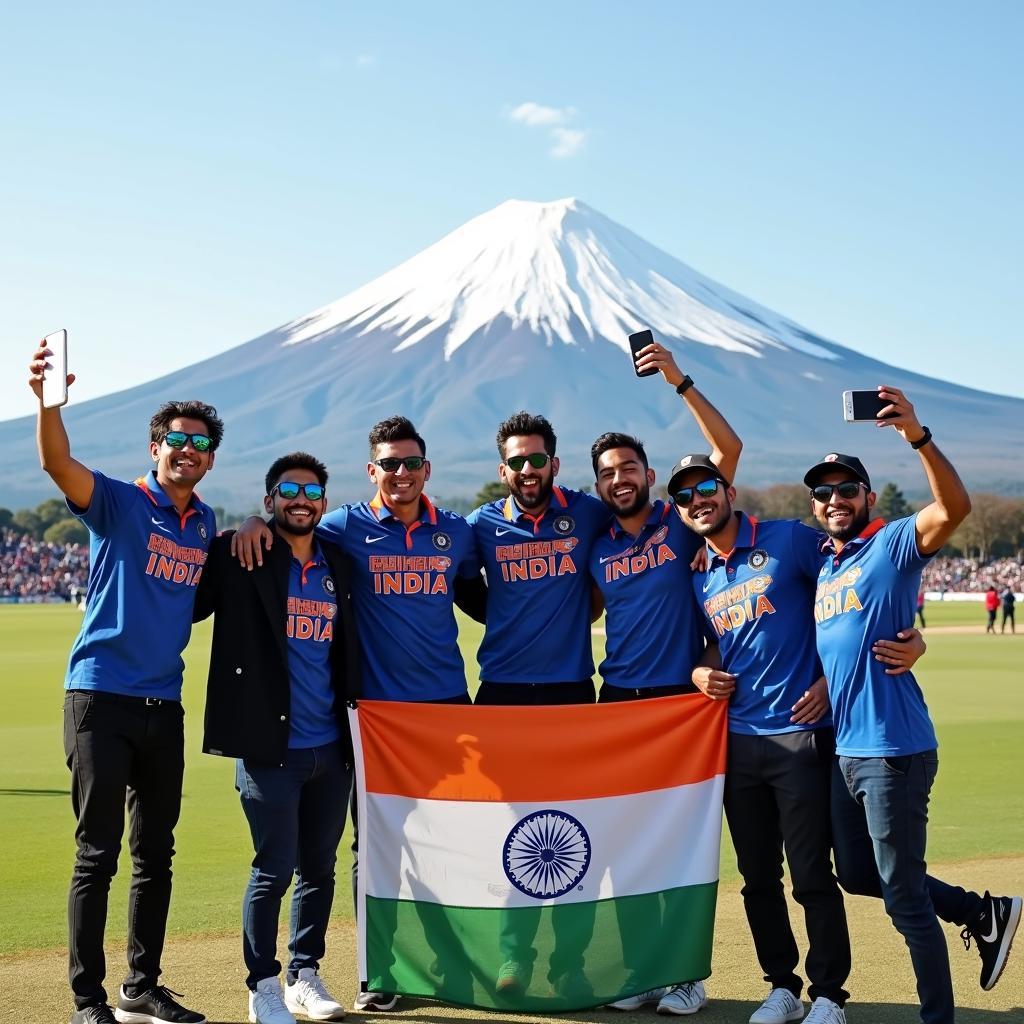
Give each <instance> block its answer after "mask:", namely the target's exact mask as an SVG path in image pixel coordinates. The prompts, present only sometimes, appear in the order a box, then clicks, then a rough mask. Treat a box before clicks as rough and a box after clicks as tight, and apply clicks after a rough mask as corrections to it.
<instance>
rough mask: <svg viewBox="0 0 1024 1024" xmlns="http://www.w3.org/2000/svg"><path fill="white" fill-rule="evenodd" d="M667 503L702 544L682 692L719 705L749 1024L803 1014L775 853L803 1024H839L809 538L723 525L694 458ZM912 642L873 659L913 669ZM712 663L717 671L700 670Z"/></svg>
mask: <svg viewBox="0 0 1024 1024" xmlns="http://www.w3.org/2000/svg"><path fill="white" fill-rule="evenodd" d="M669 493H670V494H671V495H672V497H673V500H674V501H675V503H676V504H677V506H678V507H679V509H680V513H681V515H682V519H683V522H684V523H685V524H686V525H687V526H689V527H690V529H692V530H693V531H694V532H695V533H697V534H698V535H700V536H701V537H704V538H705V540H706V541H707V548H708V550H707V557H708V565H707V572H706V573H698V574H694V576H693V584H692V585H693V590H694V593H695V595H696V597H697V600H698V601H699V602H700V604H701V606H702V609H703V615H704V616H705V617H706V620H707V624H708V629H709V632H710V634H711V635H712V636H714V637H716V638H717V648H712V649H711V650H712V651H713V652H714V657H709V658H707V661H708V664H707V665H705V666H702V667H699V668H696V669H694V672H693V679H694V682H695V683H696V684H697V685H698V686H699V687H700V689H701V690H702V691H703V692H704V693H705V694H706V695H707V696H708V697H710V698H711V699H712V700H728V701H729V756H728V764H727V767H726V775H725V814H726V819H727V821H728V823H729V832H730V834H731V836H732V841H733V847H734V848H735V850H736V859H737V863H738V866H739V871H740V874H741V875H742V877H743V907H744V910H745V911H746V915H747V921H748V923H749V925H750V933H751V936H752V937H753V940H754V948H755V949H756V951H757V958H758V962H759V963H760V965H761V969H762V970H763V971H764V979H765V981H767V982H768V983H769V985H771V991H770V993H769V994H768V997H767V998H766V999H765V1001H764V1003H762V1005H761V1006H760V1007H759V1008H758V1009H757V1010H756V1011H755V1012H754V1014H753V1015H752V1016H751V1018H750V1020H751V1024H784V1022H786V1021H794V1020H800V1019H801V1018H802V1017H803V1013H804V1010H803V1005H802V1003H801V1002H800V995H801V992H802V990H803V980H802V979H801V978H800V976H799V975H798V974H797V967H798V965H799V960H800V957H799V951H798V949H797V945H796V939H795V938H794V936H793V929H792V927H791V925H790V921H789V911H788V909H787V906H786V896H785V891H784V889H783V885H782V858H783V849H785V856H786V860H787V862H788V864H789V873H790V877H791V879H792V883H793V898H794V899H795V900H796V902H797V903H799V904H800V905H801V907H802V908H803V911H804V920H805V923H806V926H807V936H808V950H807V961H806V969H807V976H808V978H809V980H810V988H809V995H810V997H811V999H812V1001H813V1003H812V1006H811V1010H810V1013H809V1014H808V1016H807V1021H808V1022H813V1024H842V1022H843V1021H844V1020H845V1015H844V1011H843V1009H842V1008H843V1006H844V1004H845V1002H846V999H847V997H848V995H849V993H848V992H846V990H845V988H844V987H843V986H844V985H845V984H846V979H847V977H848V976H849V973H850V937H849V932H848V930H847V926H846V912H845V910H844V908H843V898H842V894H841V893H840V892H839V887H838V885H837V884H836V880H835V877H834V876H833V874H832V860H831V852H832V850H831V845H832V844H831V829H830V827H829V806H830V797H829V788H830V781H831V761H832V756H833V752H834V750H835V736H834V733H833V731H832V727H831V726H832V723H831V718H830V717H829V714H828V711H829V708H828V698H827V695H826V690H825V680H824V679H823V678H822V674H821V665H820V663H819V661H818V656H817V653H816V651H815V646H814V620H813V619H812V617H811V607H812V602H813V598H814V585H815V582H816V580H817V574H818V567H819V565H820V563H821V556H820V555H819V553H818V549H819V545H820V542H821V534H820V533H818V532H817V531H816V530H812V529H810V528H808V527H806V526H804V525H803V524H802V523H800V522H797V521H796V520H781V521H776V522H758V521H757V520H756V519H754V518H752V517H750V516H747V515H745V514H744V513H742V512H735V511H734V510H733V502H734V501H735V495H736V492H735V490H734V488H733V487H731V486H730V483H729V481H728V479H726V478H725V477H724V476H723V475H722V473H721V472H720V470H719V468H718V466H716V464H715V463H714V462H712V461H710V460H709V459H708V458H707V456H703V455H690V456H687V457H685V458H684V459H683V460H681V462H680V463H679V465H678V466H677V467H676V468H675V470H674V471H673V474H672V477H671V479H670V481H669ZM915 635H916V634H915ZM916 641H917V644H918V646H917V647H916V648H914V649H913V650H909V651H901V648H902V645H900V644H891V645H887V647H891V648H893V649H894V650H895V651H901V653H900V654H899V655H897V656H896V657H897V658H898V659H903V658H906V660H907V661H908V662H909V664H913V661H914V660H915V659H916V656H917V654H918V653H919V647H920V638H919V636H916ZM908 646H909V645H908ZM885 650H886V648H881V649H880V653H883V652H885ZM884 656H885V657H889V655H888V654H884ZM719 659H720V662H721V668H720V669H719V668H716V667H713V666H715V665H717V664H718V660H719ZM901 663H902V661H901ZM890 671H893V670H890Z"/></svg>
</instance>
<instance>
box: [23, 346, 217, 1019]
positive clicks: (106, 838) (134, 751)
mask: <svg viewBox="0 0 1024 1024" xmlns="http://www.w3.org/2000/svg"><path fill="white" fill-rule="evenodd" d="M51 354H52V353H51V352H50V351H49V350H48V349H47V348H45V346H40V348H39V349H37V351H36V352H35V353H34V355H33V358H32V362H31V364H30V367H29V371H30V374H31V377H30V381H29V383H30V386H31V388H32V390H33V392H34V393H35V394H36V396H37V398H39V415H38V420H37V440H38V446H39V461H40V464H41V465H42V467H43V469H44V470H45V471H46V472H47V473H48V474H49V475H50V477H51V478H52V479H53V481H54V483H55V484H56V485H57V486H58V487H59V488H60V490H61V492H62V493H63V494H64V496H65V497H66V499H67V504H68V508H69V509H70V510H71V512H72V513H73V514H74V515H75V516H77V517H78V518H79V519H81V520H82V522H83V523H85V525H86V526H87V527H88V528H89V556H90V572H89V586H88V592H87V595H86V611H85V618H84V621H83V623H82V629H81V631H80V633H79V634H78V638H77V639H76V640H75V643H74V646H73V647H72V649H71V658H70V662H69V665H68V671H67V677H66V680H65V689H66V691H67V693H66V695H65V700H64V752H65V755H66V757H67V764H68V767H69V768H70V770H71V804H72V807H73V809H74V812H75V816H76V818H77V828H76V832H75V839H76V844H77V851H78V852H77V857H76V860H75V869H74V874H73V875H72V879H71V889H70V892H69V894H68V925H69V934H68V953H69V964H70V966H69V977H70V981H71V989H72V993H73V995H74V1000H75V1007H76V1009H75V1012H74V1014H73V1016H72V1018H71V1020H72V1024H111V1022H112V1021H113V1020H114V1019H115V1018H116V1019H117V1020H119V1021H122V1022H124V1024H132V1022H147V1021H150V1022H167V1024H202V1022H203V1021H204V1020H205V1017H203V1015H202V1014H200V1013H195V1012H193V1011H191V1010H187V1009H186V1008H185V1007H183V1006H182V1005H181V1004H180V1003H178V1002H177V1001H176V1000H175V999H174V997H173V995H172V993H171V992H170V990H169V989H166V988H165V987H164V986H162V985H161V984H160V983H159V977H160V959H161V955H162V953H163V945H164V933H165V930H166V925H167V911H168V907H169V904H170V898H171V858H172V856H173V853H174V835H173V833H174V826H175V825H176V824H177V821H178V814H179V812H180V810H181V785H182V775H183V771H184V763H185V761H184V731H183V727H182V721H183V715H182V707H181V683H182V671H183V668H184V665H183V662H182V659H181V652H182V651H183V650H184V648H185V645H186V644H187V643H188V638H189V633H190V631H191V628H192V606H193V602H194V598H195V588H196V585H197V584H198V582H199V579H200V576H201V575H202V571H203V565H204V563H205V562H206V557H207V550H208V548H209V546H210V542H211V540H212V539H213V537H214V534H215V533H216V524H215V522H214V515H213V510H212V509H210V508H209V507H208V506H207V505H204V504H203V503H202V502H201V501H200V500H199V498H198V497H197V496H196V494H195V493H194V492H195V487H196V484H198V483H199V481H200V480H201V479H202V478H203V476H204V475H205V474H206V472H207V471H208V470H209V469H210V468H211V466H212V465H213V460H214V452H215V451H216V450H217V446H218V445H219V444H220V440H221V437H222V436H223V432H224V425H223V424H222V423H221V421H220V419H219V418H218V416H217V412H216V410H215V409H213V408H212V407H211V406H209V405H205V404H203V403H202V402H168V403H167V404H165V405H163V406H161V407H160V409H158V410H157V412H156V414H155V415H154V416H153V418H152V420H151V421H150V443H149V454H150V458H151V459H152V461H153V463H154V469H153V470H152V471H151V472H150V473H149V474H148V475H147V476H145V477H142V478H140V479H138V480H136V481H135V482H134V483H127V482H124V481H120V480H112V479H110V478H109V477H106V476H104V475H103V474H102V473H100V472H99V471H96V470H91V469H89V468H88V467H87V466H85V465H83V464H82V463H81V462H79V461H78V460H77V459H75V458H74V457H73V456H72V454H71V445H70V442H69V441H68V435H67V433H66V431H65V429H64V424H63V421H62V419H61V414H60V409H46V408H44V407H43V404H42V384H43V378H44V377H45V374H46V371H47V369H48V364H47V356H49V355H51ZM73 380H74V375H73V374H69V375H68V383H69V384H71V383H72V381H73ZM126 799H127V806H128V815H129V819H130V824H131V828H130V832H129V848H130V851H131V857H132V869H133V870H132V882H131V888H130V890H129V895H128V903H129V913H128V975H127V977H126V978H125V981H124V984H123V985H122V986H121V989H120V993H119V996H118V1001H117V1008H116V1010H115V1011H114V1012H113V1013H112V1012H111V1009H110V1006H109V1005H108V1004H107V994H106V990H105V989H104V987H103V979H104V975H105V974H106V963H105V960H104V954H103V933H104V930H105V927H106V920H107V895H108V892H109V889H110V881H111V879H112V878H113V877H114V873H115V872H116V871H117V859H118V854H119V853H120V850H121V837H122V834H123V832H124V816H125V801H126Z"/></svg>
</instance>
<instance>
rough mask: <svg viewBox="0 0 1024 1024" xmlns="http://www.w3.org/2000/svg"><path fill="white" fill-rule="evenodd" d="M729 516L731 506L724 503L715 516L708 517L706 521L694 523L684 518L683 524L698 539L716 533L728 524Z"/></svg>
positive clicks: (730, 514) (688, 518)
mask: <svg viewBox="0 0 1024 1024" xmlns="http://www.w3.org/2000/svg"><path fill="white" fill-rule="evenodd" d="M731 516H732V506H731V505H730V504H729V503H728V502H726V503H725V504H724V505H723V506H722V508H721V509H719V511H718V512H717V513H716V514H715V515H713V516H709V517H708V518H707V519H699V520H696V521H694V520H693V519H691V518H690V517H689V516H685V517H684V519H683V522H684V523H685V524H686V525H687V526H688V527H689V528H690V529H691V530H692V531H693V532H694V533H695V534H697V536H698V537H710V536H713V535H714V534H716V533H718V531H719V530H721V529H722V528H723V527H724V526H725V525H726V523H728V522H729V519H730V517H731Z"/></svg>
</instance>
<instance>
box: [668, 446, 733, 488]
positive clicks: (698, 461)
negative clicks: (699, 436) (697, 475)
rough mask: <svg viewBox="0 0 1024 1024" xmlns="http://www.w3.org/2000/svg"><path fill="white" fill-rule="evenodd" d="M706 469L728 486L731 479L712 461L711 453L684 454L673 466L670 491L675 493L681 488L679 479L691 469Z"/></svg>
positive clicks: (669, 479) (669, 482)
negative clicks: (723, 474)
mask: <svg viewBox="0 0 1024 1024" xmlns="http://www.w3.org/2000/svg"><path fill="white" fill-rule="evenodd" d="M694 469H706V470H707V471H708V473H709V474H710V475H711V476H713V477H714V478H715V479H716V480H721V482H722V483H723V484H725V486H726V487H728V486H729V481H728V480H726V479H725V477H724V476H722V471H721V470H720V469H719V468H718V467H717V466H716V465H715V464H714V463H713V462H712V461H711V456H710V455H684V456H683V457H682V458H681V459H680V460H679V461H678V462H677V463H676V464H675V465H674V466H673V467H672V475H671V476H670V477H669V478H668V493H669V494H675V492H676V491H677V490H678V489H679V481H680V480H681V479H682V478H683V477H684V476H685V475H686V474H687V473H689V472H690V471H691V470H694Z"/></svg>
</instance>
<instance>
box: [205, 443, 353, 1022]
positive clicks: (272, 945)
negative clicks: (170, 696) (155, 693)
mask: <svg viewBox="0 0 1024 1024" xmlns="http://www.w3.org/2000/svg"><path fill="white" fill-rule="evenodd" d="M326 484H327V470H326V469H325V468H324V466H323V464H322V463H320V462H319V461H318V460H317V459H315V458H313V456H311V455H307V454H305V453H304V452H294V453H293V454H291V455H286V456H284V457H283V458H280V459H278V460H277V461H276V462H275V463H274V464H273V465H272V466H271V467H270V469H269V471H268V472H267V477H266V497H265V498H264V499H263V500H264V506H265V507H266V510H267V512H268V513H269V514H270V515H271V516H272V517H273V518H272V520H271V524H270V525H271V529H272V530H273V532H274V534H275V536H276V537H277V539H278V543H277V544H275V545H274V546H273V548H272V549H271V550H270V551H268V552H267V557H266V558H265V560H264V562H263V564H262V565H261V566H260V567H259V568H257V569H256V570H255V571H254V572H251V573H250V572H246V571H245V569H244V568H242V566H241V565H239V563H238V562H237V561H236V560H235V559H234V558H232V557H231V551H230V544H231V534H230V533H229V534H225V535H224V536H221V537H218V538H216V540H215V541H214V542H213V546H212V548H211V550H210V558H209V560H208V561H207V563H206V569H205V571H204V573H203V578H202V581H201V583H200V585H199V590H198V593H197V595H196V607H195V617H196V619H197V620H199V619H204V618H206V617H207V616H209V615H210V614H213V615H214V625H213V651H212V654H211V658H210V677H209V682H208V684H207V695H206V731H205V735H204V738H203V749H204V750H205V751H206V752H207V753H211V754H220V755H222V756H225V757H235V758H237V759H238V762H237V765H236V773H235V775H236V788H237V789H238V792H239V794H240V795H241V799H242V810H243V811H244V812H245V816H246V819H247V820H248V822H249V829H250V832H251V834H252V841H253V847H254V849H255V857H254V859H253V863H252V875H251V877H250V879H249V884H248V887H247V888H246V891H245V898H244V901H243V904H242V929H243V931H242V951H243V955H244V958H245V966H246V968H247V970H248V976H247V978H246V984H247V986H248V988H249V1020H250V1021H253V1022H254V1024H295V1018H294V1017H293V1016H292V1013H293V1012H294V1013H302V1014H305V1015H306V1016H308V1017H310V1018H312V1019H313V1020H340V1019H341V1018H342V1017H344V1015H345V1011H344V1008H343V1007H342V1006H341V1004H340V1003H339V1002H338V1001H337V1000H336V999H335V998H334V997H333V996H332V995H331V994H330V993H329V992H328V991H327V989H326V988H325V986H324V983H323V981H322V980H321V979H320V975H319V969H320V961H321V959H322V958H323V955H324V948H325V936H326V933H327V924H328V921H329V919H330V914H331V904H332V903H333V900H334V866H335V861H336V859H337V851H338V843H340V842H341V834H342V832H343V831H344V829H345V811H346V807H347V805H348V793H349V790H350V789H351V786H352V756H351V750H350V741H349V734H348V721H347V718H346V714H347V710H346V705H345V698H346V694H347V693H348V692H352V693H355V692H356V690H357V687H356V686H355V685H354V681H355V677H356V675H357V673H358V660H357V659H358V653H357V651H356V645H355V626H354V624H353V622H352V614H351V611H350V608H349V569H348V565H347V559H346V558H345V556H344V554H343V553H342V552H341V550H340V549H338V548H337V547H335V546H334V545H333V544H330V543H328V542H327V541H323V540H317V539H315V538H314V536H313V530H314V528H315V527H316V525H317V523H318V522H319V521H320V517H321V516H322V515H323V512H324V509H325V507H326V504H327V500H326V497H325V486H326ZM293 875H294V876H295V889H294V891H293V894H292V907H291V933H290V938H289V942H288V952H289V954H290V958H289V961H288V970H287V985H286V987H285V991H284V994H283V998H282V992H281V982H280V980H279V977H278V976H279V974H280V973H281V964H280V962H279V961H278V959H277V928H278V918H279V917H280V912H281V900H282V898H283V896H284V894H285V892H286V891H287V889H288V886H289V885H290V884H291V881H292V876H293Z"/></svg>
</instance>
